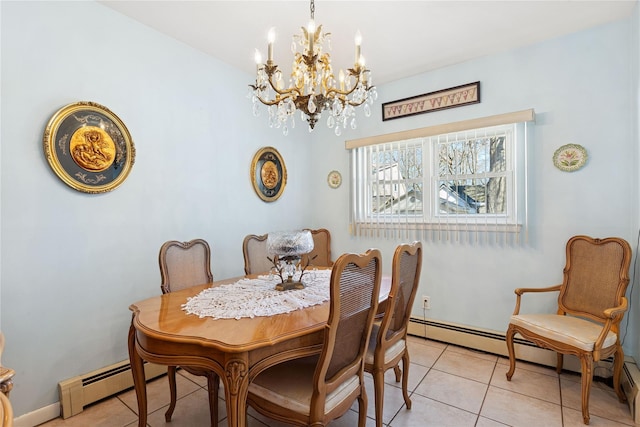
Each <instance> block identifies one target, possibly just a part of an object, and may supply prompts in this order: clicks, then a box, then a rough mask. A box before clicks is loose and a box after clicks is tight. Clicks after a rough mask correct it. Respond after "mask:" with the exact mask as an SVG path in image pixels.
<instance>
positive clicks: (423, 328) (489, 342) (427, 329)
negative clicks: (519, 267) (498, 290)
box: [409, 317, 640, 423]
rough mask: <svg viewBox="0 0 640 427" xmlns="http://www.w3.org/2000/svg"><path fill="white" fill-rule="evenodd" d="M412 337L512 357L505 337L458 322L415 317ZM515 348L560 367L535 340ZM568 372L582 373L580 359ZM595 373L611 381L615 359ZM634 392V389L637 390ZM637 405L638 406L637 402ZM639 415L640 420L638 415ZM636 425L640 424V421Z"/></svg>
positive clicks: (567, 364) (631, 367) (567, 365)
mask: <svg viewBox="0 0 640 427" xmlns="http://www.w3.org/2000/svg"><path fill="white" fill-rule="evenodd" d="M409 334H411V335H414V336H419V337H425V338H428V339H431V340H436V341H441V342H445V343H447V344H454V345H459V346H461V347H467V348H470V349H473V350H478V351H483V352H486V353H491V354H496V355H499V356H506V357H508V355H509V353H508V352H507V344H506V339H505V334H504V333H500V332H496V331H491V330H487V329H478V328H470V327H467V326H464V325H457V324H455V323H448V322H442V321H436V320H432V319H428V318H421V317H411V319H410V321H409ZM514 349H515V352H516V357H517V358H518V360H523V361H526V362H531V363H536V364H539V365H545V366H550V367H553V368H555V367H556V363H557V357H556V353H555V352H554V351H551V350H547V349H543V348H540V347H538V346H536V345H535V344H534V343H532V342H531V341H528V340H525V339H523V338H520V337H516V338H515V339H514ZM625 362H626V363H625V369H626V370H627V371H631V372H638V373H639V374H640V371H639V370H638V366H637V365H636V363H635V361H634V360H633V358H630V357H625ZM564 369H565V370H568V371H572V372H577V373H580V361H579V359H578V358H577V357H575V356H570V355H568V356H565V357H564ZM593 372H594V377H595V378H596V379H604V380H607V379H610V378H611V377H612V376H613V357H609V358H607V359H604V360H601V361H599V362H597V363H596V364H595V366H594V370H593ZM625 376H626V374H625V375H623V378H622V380H623V383H624V381H625ZM635 384H636V385H635V387H636V389H637V388H638V384H640V378H637V379H636V380H635ZM630 390H633V388H631V389H630ZM625 392H626V393H627V397H628V398H629V399H628V400H629V402H630V404H631V401H632V400H633V401H634V402H635V395H633V396H632V395H630V394H629V393H631V392H627V391H626V390H625ZM638 400H639V401H640V396H639V397H638ZM633 404H634V405H636V403H633ZM639 404H640V402H639ZM632 414H636V412H634V411H633V410H632ZM639 415H640V414H639ZM635 416H636V417H638V415H635ZM639 418H640V417H639ZM636 423H638V420H636Z"/></svg>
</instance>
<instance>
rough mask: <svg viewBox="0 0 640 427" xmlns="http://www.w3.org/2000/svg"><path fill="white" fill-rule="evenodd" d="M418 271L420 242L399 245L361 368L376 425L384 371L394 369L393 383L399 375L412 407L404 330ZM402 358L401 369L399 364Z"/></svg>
mask: <svg viewBox="0 0 640 427" xmlns="http://www.w3.org/2000/svg"><path fill="white" fill-rule="evenodd" d="M421 270H422V243H420V242H413V243H412V244H402V245H399V246H398V247H397V248H396V251H395V253H394V255H393V263H392V274H391V291H390V292H389V298H387V301H386V310H385V312H384V315H383V317H382V322H380V323H379V324H375V325H374V326H373V329H372V332H371V339H370V341H369V348H368V350H367V356H366V357H365V365H364V369H365V371H366V372H369V373H370V374H371V375H372V376H373V383H374V390H375V405H376V406H375V414H376V427H381V426H382V414H383V404H384V373H385V372H386V371H387V370H389V369H391V368H393V370H394V372H395V376H396V382H400V378H401V376H402V395H403V397H404V402H405V404H406V405H407V409H411V399H410V398H409V392H408V380H409V365H410V360H409V351H408V349H407V330H408V327H409V319H410V317H411V308H412V307H413V302H414V301H415V298H416V292H417V291H418V284H419V282H420V272H421ZM401 360H402V371H400V367H399V364H400V361H401Z"/></svg>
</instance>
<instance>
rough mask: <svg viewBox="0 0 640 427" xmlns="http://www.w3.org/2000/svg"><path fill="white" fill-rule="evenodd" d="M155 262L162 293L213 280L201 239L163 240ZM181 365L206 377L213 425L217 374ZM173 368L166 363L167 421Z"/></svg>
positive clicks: (173, 398)
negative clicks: (157, 267)
mask: <svg viewBox="0 0 640 427" xmlns="http://www.w3.org/2000/svg"><path fill="white" fill-rule="evenodd" d="M158 263H159V264H160V276H161V285H160V288H161V289H162V293H163V294H165V293H169V292H171V291H178V290H181V289H184V288H187V287H191V286H196V285H202V284H204V283H210V282H213V274H212V273H211V248H210V247H209V244H208V243H207V242H206V241H205V240H203V239H194V240H191V241H188V242H179V241H177V240H170V241H168V242H165V243H164V244H163V245H162V246H161V248H160V254H159V255H158ZM181 368H182V369H184V370H185V371H187V372H189V373H190V374H192V375H196V376H204V377H206V378H207V390H208V393H209V413H210V415H211V426H212V427H215V426H217V425H218V388H219V385H220V378H219V377H218V375H217V374H216V373H215V372H213V371H211V370H208V369H204V368H200V367H195V366H181ZM176 369H177V367H176V366H168V367H167V377H168V379H169V391H170V393H171V403H170V404H169V408H168V409H167V411H166V412H165V415H164V417H165V420H166V421H167V422H169V421H171V416H172V415H173V411H174V409H175V407H176V401H177V397H178V396H177V391H176Z"/></svg>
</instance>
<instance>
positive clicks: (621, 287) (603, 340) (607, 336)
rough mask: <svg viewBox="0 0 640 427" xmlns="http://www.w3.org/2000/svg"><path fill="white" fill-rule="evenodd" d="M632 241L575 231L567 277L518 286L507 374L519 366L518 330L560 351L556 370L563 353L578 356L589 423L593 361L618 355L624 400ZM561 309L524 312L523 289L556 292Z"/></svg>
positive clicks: (616, 379) (616, 383)
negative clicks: (623, 333) (623, 329)
mask: <svg viewBox="0 0 640 427" xmlns="http://www.w3.org/2000/svg"><path fill="white" fill-rule="evenodd" d="M630 263H631V247H630V246H629V243H627V242H626V241H625V240H623V239H620V238H615V237H610V238H606V239H594V238H591V237H588V236H574V237H572V238H571V239H569V241H568V242H567V246H566V265H565V268H564V279H563V283H562V284H560V285H556V286H550V287H546V288H518V289H516V290H515V294H516V305H515V309H514V311H513V315H512V316H511V321H510V323H509V327H508V329H507V333H506V342H507V350H508V352H509V371H508V372H507V380H509V381H511V378H512V376H513V374H514V372H515V367H516V355H515V349H514V345H513V339H514V336H515V334H520V335H521V336H522V337H524V338H525V339H527V340H530V341H532V342H533V343H535V344H536V345H538V346H540V347H542V348H547V349H551V350H554V351H556V352H557V366H556V370H557V372H558V373H560V372H561V371H562V365H563V355H564V354H572V355H575V356H577V357H578V358H579V359H580V364H581V373H582V380H581V383H582V386H581V399H582V418H583V422H584V423H585V424H589V418H590V417H589V393H590V390H591V383H592V381H593V364H594V362H597V361H599V360H601V359H604V358H607V357H609V356H612V355H613V356H614V364H613V388H614V390H615V392H616V394H617V395H618V398H619V399H620V401H621V402H624V401H625V400H626V397H625V395H624V393H623V391H622V388H621V385H620V379H621V375H622V367H623V364H624V352H623V350H622V345H621V344H620V322H621V320H622V318H623V316H624V313H625V311H626V310H627V307H628V303H627V299H626V298H625V293H626V289H627V285H628V284H629V266H630ZM555 291H559V292H560V293H559V295H558V310H557V314H555V315H554V314H520V303H521V298H522V296H523V295H524V294H525V293H533V292H537V293H540V292H555Z"/></svg>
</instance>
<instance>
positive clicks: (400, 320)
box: [378, 242, 422, 353]
mask: <svg viewBox="0 0 640 427" xmlns="http://www.w3.org/2000/svg"><path fill="white" fill-rule="evenodd" d="M421 271H422V243H420V242H414V243H412V244H403V245H400V246H398V247H397V248H396V251H395V253H394V255H393V264H392V276H391V290H390V292H389V298H388V299H387V310H386V311H385V313H384V317H383V318H382V323H381V325H380V333H379V334H378V346H379V347H380V351H382V352H383V353H384V349H385V348H388V347H389V346H390V345H393V344H394V343H396V342H397V341H398V340H400V339H403V338H406V336H407V328H408V327H409V318H410V317H411V308H412V307H413V302H414V301H415V298H416V292H417V291H418V284H419V283H420V272H421Z"/></svg>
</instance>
